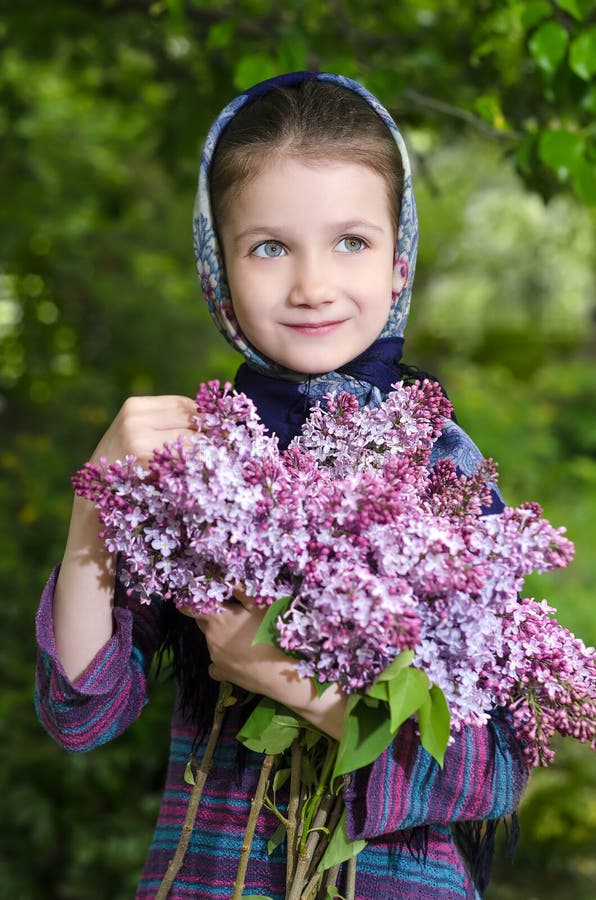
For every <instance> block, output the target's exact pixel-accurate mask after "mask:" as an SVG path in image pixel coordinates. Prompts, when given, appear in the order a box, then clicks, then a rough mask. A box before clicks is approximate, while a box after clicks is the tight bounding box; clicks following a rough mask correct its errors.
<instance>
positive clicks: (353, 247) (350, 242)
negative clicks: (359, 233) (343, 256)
mask: <svg viewBox="0 0 596 900" xmlns="http://www.w3.org/2000/svg"><path fill="white" fill-rule="evenodd" d="M366 246H367V243H366V241H365V240H364V239H363V238H359V237H356V236H355V235H353V234H348V235H347V236H346V237H344V238H342V239H341V241H339V243H338V244H337V249H338V250H339V251H340V252H341V253H360V251H361V250H364V249H365V247H366Z"/></svg>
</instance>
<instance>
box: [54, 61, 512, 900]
mask: <svg viewBox="0 0 596 900" xmlns="http://www.w3.org/2000/svg"><path fill="white" fill-rule="evenodd" d="M194 238H195V251H196V257H197V263H198V268H199V272H200V276H201V284H202V289H203V293H204V295H205V297H206V299H207V302H208V304H209V310H210V312H211V315H212V317H213V319H214V321H215V323H216V325H217V327H218V328H219V330H220V331H221V332H222V333H223V334H224V336H225V337H226V338H227V339H228V341H230V343H231V344H232V345H233V346H234V347H235V348H236V349H237V350H238V351H240V353H242V355H243V356H244V360H245V362H244V364H243V365H242V366H241V367H240V369H239V371H238V374H237V377H236V387H237V389H238V390H241V391H244V392H245V393H247V394H248V395H249V396H250V397H251V398H252V399H253V400H254V402H255V403H256V405H257V408H258V410H259V413H260V415H261V418H262V419H263V421H264V422H265V424H266V425H267V427H268V428H269V429H270V430H271V431H273V432H275V433H276V434H277V435H278V437H279V441H280V446H281V447H285V446H287V445H288V443H289V441H290V440H291V439H292V437H293V436H294V435H296V434H297V433H299V431H300V426H301V424H302V423H303V422H304V420H305V418H306V416H307V415H308V411H309V408H310V407H311V406H312V404H313V403H315V401H317V400H322V399H323V398H324V396H325V394H326V393H327V392H328V391H329V390H349V391H351V392H352V393H354V394H355V395H356V396H357V397H358V400H359V403H360V404H361V405H370V406H375V405H378V404H379V403H380V402H381V401H382V400H383V399H384V398H385V397H386V396H387V393H388V392H389V391H390V389H391V385H392V384H394V383H395V382H396V381H398V380H400V379H401V378H403V377H406V376H407V375H408V374H410V370H408V367H406V366H404V365H402V364H401V363H400V358H401V350H402V345H403V333H404V328H405V325H406V320H407V316H408V309H409V304H410V294H411V287H412V280H413V277H414V265H415V258H416V248H417V239H418V231H417V222H416V211H415V205H414V198H413V194H412V187H411V179H410V168H409V162H408V158H407V154H406V150H405V147H404V144H403V140H402V137H401V135H400V133H399V131H398V129H397V127H396V125H395V123H394V122H393V121H392V119H391V117H390V116H389V114H388V113H387V111H386V110H385V109H384V108H383V107H382V106H381V105H380V104H379V103H378V101H377V100H376V99H375V98H374V97H372V96H371V95H370V94H369V93H368V92H367V91H366V90H365V89H364V88H363V87H362V86H361V85H359V84H357V83H355V82H353V81H350V80H348V79H346V78H342V77H340V76H336V75H329V74H321V73H307V72H302V73H294V74H291V75H285V76H282V77H280V78H277V79H273V80H271V81H268V82H264V83H262V84H259V85H257V86H256V87H254V88H252V90H250V91H248V92H247V93H245V94H242V95H240V96H239V97H237V98H236V99H235V100H234V101H233V102H232V103H231V104H230V105H229V106H228V107H226V109H225V110H224V111H223V112H222V113H221V115H220V116H219V118H218V119H217V121H216V122H215V124H214V125H213V127H212V129H211V131H210V133H209V135H208V138H207V141H206V144H205V149H204V153H203V157H202V160H201V172H200V181H199V192H198V196H197V205H196V210H195V218H194ZM193 412H194V403H193V401H192V400H191V399H189V398H185V397H176V396H173V397H172V396H167V397H150V398H133V399H130V400H127V402H126V403H125V404H124V406H123V407H122V409H121V410H120V412H119V413H118V415H117V417H116V419H115V420H114V422H113V423H112V425H111V426H110V428H109V429H108V431H107V433H106V434H105V436H104V437H103V438H102V440H101V442H100V444H99V446H98V447H97V449H96V451H95V453H94V455H93V457H92V459H93V461H97V460H98V459H99V458H100V457H105V458H106V459H107V460H108V461H112V460H115V459H119V458H120V459H121V458H123V457H124V456H125V455H126V454H131V453H132V454H134V455H135V456H136V457H137V458H138V459H139V460H140V461H141V462H142V463H144V462H146V461H147V460H148V458H149V457H150V455H151V452H152V451H153V449H154V448H156V447H159V446H160V445H161V444H163V442H165V441H169V440H172V439H174V438H177V437H179V436H181V435H182V436H184V435H188V434H190V432H191V430H192V428H191V417H192V415H193ZM441 457H449V458H451V459H454V460H455V461H456V463H457V465H458V467H459V469H460V470H461V471H463V472H466V473H469V472H471V471H472V470H473V469H474V468H475V467H476V466H477V464H478V461H479V459H480V454H479V452H478V450H477V449H476V447H475V446H474V444H473V443H472V442H471V441H470V439H469V438H468V437H467V436H466V435H465V433H464V432H463V431H462V430H461V429H460V428H459V426H458V425H457V424H456V423H455V422H454V421H452V420H451V421H448V422H446V423H445V428H444V430H443V434H442V436H441V438H440V439H439V441H438V442H437V444H436V445H435V448H434V451H433V461H436V460H437V459H439V458H441ZM501 508H502V502H501V500H500V498H499V497H498V496H497V495H496V494H493V503H492V505H491V507H490V508H489V509H486V510H485V512H486V513H491V512H497V511H499V510H500V509H501ZM97 532H98V522H97V517H96V514H95V510H94V509H93V507H92V506H91V505H90V504H89V503H88V502H87V501H84V500H81V499H78V498H77V499H75V502H74V508H73V514H72V523H71V529H70V533H69V537H68V543H67V546H66V550H65V553H64V558H63V560H62V564H61V567H60V568H59V569H57V570H56V572H55V573H54V574H53V576H52V577H51V579H50V581H49V583H48V585H47V587H46V589H45V591H44V593H43V597H42V601H41V606H40V610H39V614H38V618H37V637H38V642H39V663H38V682H37V707H38V713H39V716H40V719H41V721H42V723H43V724H44V726H45V727H46V729H47V730H48V731H49V733H50V734H51V735H52V736H53V737H54V738H56V740H58V741H59V742H60V743H61V744H62V745H63V746H64V747H66V748H68V749H71V750H88V749H91V748H93V747H96V746H98V745H100V744H102V743H104V742H105V741H108V740H110V739H111V738H113V737H115V736H116V735H118V734H120V733H121V732H122V731H123V730H124V729H125V728H126V727H127V726H128V725H130V723H131V722H133V721H134V720H135V719H136V718H137V716H138V715H139V714H140V712H141V710H142V708H143V705H144V703H145V701H146V691H147V685H146V679H147V673H148V671H149V667H150V665H151V661H152V658H153V655H154V654H155V653H156V652H159V651H160V650H161V651H163V649H164V647H169V648H171V649H172V651H173V660H174V670H175V673H176V676H177V680H178V702H177V705H176V708H175V710H174V715H173V719H172V726H171V727H172V730H171V735H172V740H171V750H170V759H169V769H168V775H167V785H166V790H165V793H164V798H163V802H162V806H161V810H160V814H159V819H158V823H157V827H156V831H155V835H154V839H153V843H152V845H151V849H150V852H149V856H148V859H147V862H146V864H145V868H144V871H143V874H142V877H141V882H140V885H139V889H138V893H137V898H138V900H149V898H152V897H154V896H155V893H156V891H157V888H158V885H159V884H160V882H161V880H162V878H163V875H164V872H165V870H166V868H167V865H168V861H169V860H170V858H171V857H172V855H173V853H174V850H175V848H176V845H177V843H178V839H179V836H180V830H181V825H182V821H183V818H184V813H185V809H186V803H187V800H188V795H189V791H190V788H189V787H188V785H186V784H185V782H184V778H183V774H184V768H185V764H186V762H187V760H188V758H189V756H190V754H191V752H192V748H193V741H194V740H195V738H196V735H197V732H198V733H199V734H200V735H202V736H203V737H204V734H205V731H206V729H207V728H208V725H209V722H210V719H211V716H212V713H213V707H214V695H215V692H216V690H217V682H219V681H228V682H231V683H232V684H233V685H235V686H236V688H235V690H236V693H237V694H238V695H239V696H240V695H242V694H243V692H244V691H250V692H254V693H256V694H263V695H266V696H269V697H271V698H273V699H274V700H277V701H281V702H283V703H284V704H285V705H286V706H288V707H291V708H292V709H293V710H295V711H296V712H297V713H299V714H300V715H301V716H303V717H304V718H305V719H307V720H309V721H310V722H312V723H314V724H315V725H316V726H318V728H320V729H321V730H323V731H324V732H326V733H327V734H329V735H331V736H332V737H335V738H338V737H339V735H340V731H341V722H342V717H343V712H344V706H345V697H344V695H343V694H342V693H341V692H340V691H339V690H333V689H329V690H328V691H326V692H325V693H324V694H323V695H322V696H320V697H318V696H317V695H316V692H315V690H314V688H313V685H312V683H311V682H310V681H309V680H308V679H305V678H302V677H300V676H299V675H298V673H297V672H296V669H295V667H294V664H293V662H292V660H291V659H290V658H289V657H287V656H286V655H285V654H283V653H282V652H281V651H278V650H276V649H275V648H272V647H269V646H264V645H256V646H253V645H252V638H253V636H254V634H255V632H256V629H257V627H258V625H259V622H260V620H261V616H262V613H261V612H260V611H259V610H255V609H254V608H253V607H252V606H251V603H250V600H249V599H248V598H247V597H246V596H245V595H244V594H243V592H242V590H241V589H238V591H237V596H236V598H230V602H228V603H226V604H224V608H223V611H222V613H221V614H220V615H213V616H208V617H205V616H199V617H196V620H195V619H191V618H189V617H185V616H183V615H182V614H181V613H180V612H178V611H176V610H175V609H174V608H173V607H172V605H171V604H167V603H162V602H161V601H159V600H158V599H156V600H155V601H154V602H153V603H152V604H151V605H149V606H141V605H140V604H139V603H138V602H137V601H135V600H132V599H130V598H128V597H127V595H126V593H125V591H124V589H123V586H122V584H121V583H120V581H119V580H118V577H117V562H116V560H115V559H114V558H112V557H111V556H110V555H109V554H108V553H107V551H106V550H105V548H104V546H103V544H102V542H101V541H100V540H99V539H98V536H97ZM238 601H240V602H238ZM245 715H246V712H243V709H242V708H240V704H236V706H234V707H232V708H231V709H230V710H229V712H228V715H227V718H226V721H225V726H224V731H223V733H222V736H221V738H220V741H219V745H218V748H217V751H216V756H215V760H214V763H213V766H212V769H211V772H210V775H209V778H208V781H207V787H206V793H204V794H203V799H202V802H201V805H200V807H199V812H198V815H197V819H196V824H195V828H194V831H193V835H192V839H191V843H190V846H189V849H188V851H187V854H186V857H185V860H184V864H183V866H182V868H181V870H180V871H179V872H178V875H177V878H176V882H175V884H174V886H173V887H172V889H171V891H170V894H169V896H170V897H171V898H172V900H186V898H191V897H201V898H211V900H224V898H225V900H227V898H229V897H230V895H231V892H232V888H233V883H234V878H235V873H236V866H237V860H238V855H239V852H240V848H241V845H242V837H243V833H244V828H245V825H246V819H247V816H248V811H249V807H250V800H251V797H252V796H253V793H254V789H255V785H256V780H257V777H258V774H259V771H260V766H261V761H262V759H261V757H260V755H259V754H256V753H252V752H251V751H246V752H243V753H242V754H240V755H239V754H238V744H237V742H236V741H235V738H234V736H235V734H236V733H237V731H238V729H239V725H240V723H241V721H242V718H243V716H245ZM201 746H202V745H200V746H199V753H198V756H199V757H200V753H201ZM526 774H527V773H526V769H525V766H524V764H523V762H522V757H521V753H520V748H519V747H518V745H517V744H516V741H515V739H514V737H513V734H512V732H511V730H510V728H509V726H508V723H507V719H506V717H505V716H504V715H501V714H500V713H499V711H495V713H494V715H493V716H492V718H491V721H490V723H489V724H488V725H487V726H486V727H467V728H465V729H463V730H462V731H461V732H460V733H459V734H457V735H456V736H455V738H454V740H453V742H452V744H451V746H450V747H449V748H448V750H447V753H446V757H445V765H444V767H443V769H441V768H439V766H438V765H437V763H436V762H435V761H434V760H433V759H432V758H431V757H430V756H429V755H428V753H427V752H426V751H425V750H424V749H422V747H421V746H420V742H419V739H418V736H417V733H416V725H415V723H414V722H413V721H411V720H410V721H408V722H406V723H405V724H404V725H403V726H402V728H401V730H400V732H399V734H398V737H397V739H396V740H395V742H394V743H393V745H391V746H390V747H389V748H388V749H387V750H386V751H385V752H384V753H383V754H382V755H381V756H380V757H379V758H378V759H377V760H376V761H375V762H374V763H373V764H372V765H371V766H369V767H368V768H365V769H361V770H359V771H358V772H356V773H355V775H354V776H353V777H352V779H351V782H350V784H349V787H348V788H347V790H346V795H345V798H346V806H347V813H348V833H349V836H350V837H351V838H353V839H357V838H364V839H366V840H368V841H369V843H368V845H367V847H366V848H365V850H364V851H362V853H361V854H360V856H359V857H358V868H357V879H356V897H358V898H360V900H372V898H383V900H389V898H401V900H414V898H416V900H432V898H441V900H451V898H453V900H455V898H470V900H471V898H478V897H479V896H480V893H479V892H480V891H482V890H483V889H484V887H485V885H486V881H487V874H486V867H484V871H483V868H482V866H478V865H477V863H478V859H477V858H476V859H474V856H475V855H476V857H477V856H478V854H474V842H473V841H472V840H471V838H472V836H473V835H474V834H478V823H479V822H482V821H485V826H484V836H485V837H486V834H487V833H488V834H489V836H490V835H491V834H492V831H493V828H492V826H491V823H492V822H494V821H495V820H498V819H499V818H501V817H504V816H507V815H509V814H511V813H513V812H514V811H515V809H516V807H517V805H518V802H519V799H520V794H521V791H522V789H523V786H524V783H525V779H526ZM278 799H279V797H278ZM282 802H283V801H282ZM489 820H490V821H489ZM276 825H277V822H276V820H275V818H274V816H273V815H272V814H271V813H270V812H269V811H267V810H263V811H262V812H261V814H260V819H259V823H258V827H257V833H256V836H255V840H254V843H253V848H252V853H251V858H250V863H249V867H248V873H247V879H246V887H245V893H246V894H252V895H254V894H260V895H265V896H267V897H270V898H273V900H282V898H283V897H284V894H285V851H284V847H283V845H282V846H281V847H278V848H277V850H275V851H274V852H273V853H271V854H270V855H269V854H268V853H267V841H268V839H269V837H270V836H271V834H272V833H273V832H274V831H275V829H276ZM421 836H423V837H424V840H423V841H421V840H420V838H421ZM456 837H457V839H458V841H457V844H456V840H455V838H456ZM489 843H490V841H489ZM458 845H459V846H462V847H463V846H465V847H466V848H467V850H468V853H467V856H468V859H467V863H468V864H467V865H466V863H465V862H464V860H463V858H462V856H461V855H460V853H459V852H458V849H457V846H458ZM416 846H418V847H420V846H424V848H425V850H424V852H415V851H414V850H413V849H412V848H413V847H416ZM475 849H476V850H478V849H479V846H476V848H475ZM475 882H476V883H475ZM339 889H340V891H341V890H342V881H341V876H340V882H339Z"/></svg>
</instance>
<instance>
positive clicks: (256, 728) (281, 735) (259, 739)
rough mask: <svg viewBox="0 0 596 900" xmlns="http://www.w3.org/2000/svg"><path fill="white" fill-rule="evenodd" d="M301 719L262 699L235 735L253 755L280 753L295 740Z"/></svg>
mask: <svg viewBox="0 0 596 900" xmlns="http://www.w3.org/2000/svg"><path fill="white" fill-rule="evenodd" d="M303 724H304V723H303V721H302V719H299V718H298V716H295V715H294V714H293V713H292V712H290V711H289V710H288V711H287V712H286V708H285V707H284V706H279V705H278V704H276V703H274V701H273V700H269V698H267V697H264V698H263V700H261V702H260V703H259V705H258V706H257V707H256V709H254V710H253V712H252V713H251V715H250V716H249V717H248V719H247V720H246V722H245V724H244V725H243V726H242V728H241V729H240V731H239V732H238V734H237V736H236V737H237V739H238V740H239V741H240V743H241V744H244V746H245V747H248V749H249V750H254V752H255V753H273V754H277V753H282V752H283V751H284V750H287V749H288V747H290V746H291V745H292V743H293V742H294V741H295V740H296V738H297V737H298V735H299V733H300V728H301V727H302V725H303Z"/></svg>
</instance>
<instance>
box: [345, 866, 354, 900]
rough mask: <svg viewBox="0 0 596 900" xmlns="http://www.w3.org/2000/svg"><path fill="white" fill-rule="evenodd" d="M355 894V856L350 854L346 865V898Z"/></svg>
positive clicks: (351, 899) (350, 899) (348, 898)
mask: <svg viewBox="0 0 596 900" xmlns="http://www.w3.org/2000/svg"><path fill="white" fill-rule="evenodd" d="M355 896H356V857H355V856H352V857H350V859H349V860H348V862H347V866H346V900H354V897H355Z"/></svg>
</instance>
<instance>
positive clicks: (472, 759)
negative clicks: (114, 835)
mask: <svg viewBox="0 0 596 900" xmlns="http://www.w3.org/2000/svg"><path fill="white" fill-rule="evenodd" d="M55 579H56V572H54V573H53V575H52V577H51V578H50V580H49V582H48V584H47V585H46V588H45V590H44V592H43V595H42V598H41V604H40V608H39V612H38V615H37V622H36V624H37V640H38V646H39V654H38V666H37V683H36V708H37V712H38V715H39V718H40V720H41V722H42V724H43V726H44V727H45V729H46V730H47V731H48V733H49V734H50V735H51V736H52V737H53V738H54V739H55V740H56V741H58V743H60V744H61V745H62V746H63V747H65V748H66V749H67V750H73V751H82V750H91V749H93V748H95V747H98V746H100V745H101V744H103V743H105V742H106V741H109V740H111V739H112V738H114V737H116V736H117V735H118V734H120V733H121V732H123V731H124V729H125V728H127V726H128V725H130V724H131V722H133V721H134V720H135V719H136V718H137V717H138V716H139V714H140V713H141V710H142V708H143V706H144V704H145V702H146V701H147V673H148V671H149V667H150V664H151V659H152V657H153V654H154V652H155V651H156V649H157V648H158V647H159V645H160V643H161V640H162V633H161V608H160V604H159V603H155V604H151V605H149V606H143V605H141V604H139V603H138V602H137V601H134V600H129V599H128V598H127V597H126V595H125V593H124V591H123V590H122V589H121V588H118V589H117V592H116V598H115V607H114V619H115V629H114V634H113V636H112V638H111V640H110V641H109V642H108V643H107V644H106V645H105V647H104V648H103V649H102V650H101V651H100V652H99V653H98V655H97V657H96V658H95V659H94V660H93V662H92V663H91V664H90V666H89V667H88V669H87V670H86V671H85V672H84V673H83V675H81V677H80V678H79V679H78V680H77V682H76V683H75V684H73V683H72V682H71V681H69V679H68V678H67V677H66V674H65V672H64V670H63V668H62V666H61V664H60V661H59V659H58V656H57V653H56V648H55V643H54V632H53V624H52V599H53V589H54V584H55ZM237 716H238V713H237V712H236V711H235V707H232V708H231V709H230V710H229V713H228V716H227V720H226V722H225V725H224V729H223V732H222V736H221V738H220V741H219V746H218V748H217V751H216V754H215V759H214V762H213V766H212V769H211V772H210V775H209V778H208V780H207V786H206V789H205V791H204V793H203V797H202V800H201V805H200V807H199V811H198V815H197V820H196V826H195V829H194V832H193V835H192V838H191V842H190V846H189V849H188V851H187V854H186V858H185V861H184V865H183V867H182V868H181V870H180V872H179V873H178V876H177V878H176V882H175V885H174V886H173V887H172V889H171V891H170V894H169V898H170V900H190V898H205V900H207V898H208V900H229V897H230V895H231V892H232V886H233V883H234V878H235V872H236V866H237V861H238V857H239V851H240V847H241V845H242V837H243V832H244V827H245V824H246V820H247V816H248V811H249V807H250V799H251V797H252V796H253V794H254V790H255V786H256V781H257V778H258V774H259V770H260V765H261V761H262V757H261V756H260V755H259V754H256V753H252V752H249V751H247V757H246V765H245V767H244V769H243V771H242V773H241V774H238V770H237V767H236V765H235V761H236V749H237V743H236V741H235V738H234V735H235V733H236V732H237V730H238V718H237ZM192 740H193V729H192V727H191V726H189V725H188V724H187V723H186V722H185V721H184V720H183V718H182V717H181V715H180V713H179V711H178V710H175V711H174V715H173V718H172V722H171V744H170V756H169V764H168V773H167V781H166V786H165V791H164V795H163V800H162V805H161V809H160V813H159V818H158V821H157V825H156V829H155V834H154V837H153V841H152V844H151V848H150V850H149V854H148V857H147V860H146V863H145V866H144V869H143V872H142V875H141V879H140V883H139V887H138V891H137V895H136V898H137V900H150V898H153V897H154V896H155V893H156V890H157V887H158V885H159V883H160V881H161V879H162V877H163V874H164V872H165V869H166V867H167V864H168V861H169V859H170V858H171V856H172V855H173V852H174V849H175V847H176V845H177V843H178V839H179V835H180V830H181V826H182V822H183V818H184V813H185V809H186V804H187V801H188V796H189V792H190V788H189V786H188V785H187V784H186V783H185V781H184V778H183V774H184V768H185V765H186V763H187V761H188V758H189V756H190V754H191V745H192ZM200 753H201V748H199V753H198V754H195V755H197V756H198V757H199V758H200ZM526 777H527V772H526V769H525V767H524V763H523V761H522V759H521V756H520V752H519V747H518V746H517V744H516V742H515V740H514V738H513V736H512V733H511V731H510V729H509V727H508V725H507V723H506V721H505V720H503V719H501V718H499V717H496V716H495V717H494V718H493V719H492V720H491V721H490V723H489V724H488V725H487V726H485V727H482V728H480V727H469V728H466V729H464V730H463V731H462V732H461V733H460V734H458V735H457V736H456V737H455V739H454V741H453V743H452V745H451V746H450V747H449V748H448V750H447V754H446V757H445V765H444V767H443V769H440V768H439V766H438V765H437V764H436V762H435V761H434V760H433V759H432V758H431V757H430V756H429V755H428V753H426V751H425V750H424V749H423V748H422V747H421V746H420V742H419V740H418V737H417V735H416V731H415V727H414V725H413V723H412V722H411V721H408V722H406V723H405V724H404V726H402V728H401V729H400V732H399V735H398V738H397V739H396V740H395V742H394V743H393V745H392V746H390V747H389V749H388V750H387V751H386V752H384V753H383V754H382V755H381V756H380V757H379V758H378V759H377V760H376V761H375V762H374V763H373V764H372V765H371V766H369V767H368V768H365V769H362V770H360V771H358V772H356V773H355V775H354V776H353V778H352V781H351V784H350V787H349V788H348V789H347V793H346V806H347V812H348V832H349V834H350V837H352V838H366V839H367V840H368V841H369V842H370V843H369V844H368V845H367V847H366V848H365V849H364V850H363V851H362V852H361V854H360V855H359V857H358V869H357V878H356V898H358V900H375V898H379V900H381V898H382V900H391V898H400V900H434V898H437V900H438V898H440V900H456V898H458V900H459V898H468V900H472V898H478V897H479V894H478V893H477V892H476V890H475V888H474V885H473V883H472V880H471V878H470V876H469V874H468V872H467V870H466V867H465V865H464V863H463V861H462V859H461V857H460V855H459V853H458V851H457V849H456V846H455V843H454V840H453V837H452V833H451V823H453V822H456V821H464V820H480V819H495V818H500V817H502V816H506V815H508V814H509V813H511V812H512V811H513V810H515V808H516V807H517V805H518V803H519V799H520V795H521V792H522V790H523V787H524V785H525V781H526ZM278 800H279V796H278ZM282 805H283V798H282V802H281V803H280V806H282ZM421 825H426V826H428V828H427V835H428V849H427V852H426V854H420V853H415V852H412V851H411V850H410V849H408V838H409V837H411V832H408V829H412V828H416V827H417V826H421ZM276 827H277V820H276V819H275V818H274V816H273V814H272V813H270V812H269V811H268V810H263V811H262V812H261V814H260V817H259V821H258V825H257V830H256V835H255V840H254V843H253V849H252V853H251V858H250V863H249V867H248V873H247V879H246V886H245V891H244V893H245V894H264V895H266V896H267V897H270V898H272V900H282V898H283V897H284V895H285V890H284V878H285V875H284V873H285V860H284V848H283V845H282V846H281V847H278V848H277V850H275V851H274V852H273V853H272V854H271V855H269V854H268V853H267V842H268V840H269V838H270V836H271V835H272V834H273V832H274V831H275V829H276ZM340 889H341V883H340Z"/></svg>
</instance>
